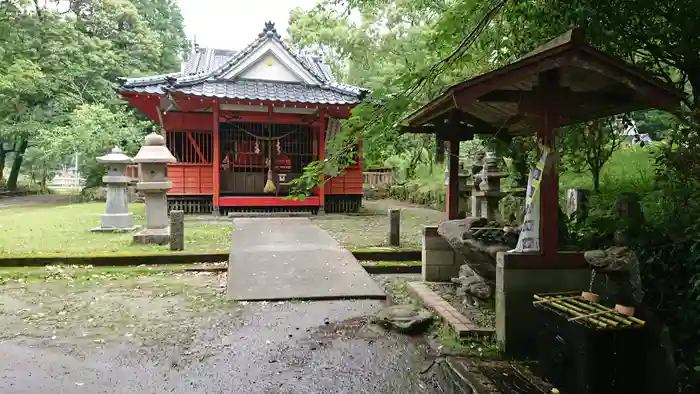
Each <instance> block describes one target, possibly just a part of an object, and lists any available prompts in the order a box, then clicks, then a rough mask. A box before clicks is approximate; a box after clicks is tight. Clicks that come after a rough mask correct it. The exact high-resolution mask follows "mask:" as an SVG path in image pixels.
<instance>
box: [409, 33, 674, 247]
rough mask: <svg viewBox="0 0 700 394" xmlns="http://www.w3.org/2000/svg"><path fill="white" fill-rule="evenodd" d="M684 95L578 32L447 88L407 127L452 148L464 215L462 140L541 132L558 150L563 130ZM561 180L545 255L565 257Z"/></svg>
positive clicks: (553, 175) (450, 200)
mask: <svg viewBox="0 0 700 394" xmlns="http://www.w3.org/2000/svg"><path fill="white" fill-rule="evenodd" d="M683 96H684V95H683V93H682V92H680V91H677V90H676V89H675V88H673V87H671V86H669V85H667V84H665V83H663V82H661V81H660V80H658V79H657V78H655V77H653V76H651V75H650V74H648V73H647V72H645V71H643V70H640V69H638V68H636V67H633V66H632V65H629V64H626V63H625V62H623V61H621V60H619V59H616V58H614V57H611V56H609V55H607V54H605V53H603V52H601V51H600V50H598V49H595V48H593V47H592V46H591V45H589V44H587V43H586V39H585V35H584V33H583V31H582V30H581V29H580V28H578V29H573V30H571V31H569V32H567V33H565V34H563V35H562V36H560V37H557V38H555V39H554V40H552V41H550V42H548V43H547V44H545V45H543V46H541V47H539V48H537V49H536V50H534V51H533V52H531V53H529V54H527V55H526V56H524V57H523V58H521V59H520V60H518V61H516V62H514V63H511V64H510V65H507V66H505V67H502V68H499V69H497V70H494V71H492V72H489V73H486V74H483V75H480V76H477V77H475V78H472V79H469V80H466V81H464V82H461V83H459V84H457V85H454V86H452V87H450V88H449V89H447V90H446V91H445V93H443V94H442V95H441V96H439V97H438V98H436V99H434V100H433V101H431V102H429V103H428V104H425V105H424V106H423V107H421V108H420V109H418V110H417V111H415V112H414V113H413V114H411V115H410V116H409V117H408V118H407V119H406V120H405V121H404V125H405V126H404V131H407V132H412V133H432V134H436V135H437V137H438V140H444V141H447V142H448V145H449V148H448V150H449V153H450V155H449V161H448V166H449V170H448V172H449V186H448V197H447V204H446V205H447V212H448V216H449V218H450V219H455V218H456V217H457V205H458V199H459V196H458V194H459V193H458V179H457V176H458V157H459V141H466V140H470V139H472V138H473V136H474V135H475V134H490V135H495V136H497V137H498V138H502V139H505V140H506V141H508V139H509V138H511V137H512V136H515V135H527V134H535V135H536V136H537V137H538V139H539V141H540V142H541V143H542V144H543V145H546V146H549V147H550V148H551V149H552V151H553V152H556V137H557V128H559V127H561V126H565V125H568V124H574V123H579V122H584V121H587V120H592V119H596V118H601V117H606V116H612V115H615V114H621V113H627V112H631V111H638V110H644V109H649V108H659V109H670V108H674V107H678V106H679V105H680V102H681V100H682V98H683ZM558 192H559V178H558V173H557V171H556V166H555V170H554V171H550V172H549V173H546V174H545V175H544V177H543V181H542V186H541V193H540V198H541V206H542V209H541V221H540V223H541V225H540V227H541V229H540V242H541V247H542V250H541V251H542V254H543V255H544V256H547V257H555V256H556V251H557V209H555V208H554V207H556V205H557V204H558Z"/></svg>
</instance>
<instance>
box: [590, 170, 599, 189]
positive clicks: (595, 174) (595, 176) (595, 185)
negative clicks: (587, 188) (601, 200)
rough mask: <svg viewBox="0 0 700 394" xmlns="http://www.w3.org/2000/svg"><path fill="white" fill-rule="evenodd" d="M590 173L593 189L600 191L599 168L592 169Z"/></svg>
mask: <svg viewBox="0 0 700 394" xmlns="http://www.w3.org/2000/svg"><path fill="white" fill-rule="evenodd" d="M591 175H592V176H593V191H594V192H595V193H598V192H599V191H600V170H592V171H591Z"/></svg>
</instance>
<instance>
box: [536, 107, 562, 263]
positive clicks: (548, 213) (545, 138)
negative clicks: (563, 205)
mask: <svg viewBox="0 0 700 394" xmlns="http://www.w3.org/2000/svg"><path fill="white" fill-rule="evenodd" d="M547 117H548V115H547V114H545V115H544V118H545V119H546V118H547ZM543 123H544V129H543V130H542V132H543V133H542V135H541V142H542V144H544V145H546V146H548V147H549V148H550V149H551V152H550V155H552V156H554V157H549V158H548V159H547V162H550V160H555V161H558V156H557V154H556V149H557V147H556V129H555V128H553V127H552V126H551V125H548V124H547V123H548V122H547V121H546V120H545V122H543ZM558 216H559V169H558V168H557V163H556V162H554V163H552V164H551V166H547V167H545V172H544V174H542V184H541V186H540V251H541V252H542V254H543V255H548V256H554V255H556V253H557V244H558V237H559V217H558Z"/></svg>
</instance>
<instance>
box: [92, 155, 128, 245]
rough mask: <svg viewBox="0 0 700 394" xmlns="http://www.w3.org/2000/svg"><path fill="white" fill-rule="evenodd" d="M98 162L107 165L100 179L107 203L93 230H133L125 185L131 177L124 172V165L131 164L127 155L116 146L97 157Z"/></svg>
mask: <svg viewBox="0 0 700 394" xmlns="http://www.w3.org/2000/svg"><path fill="white" fill-rule="evenodd" d="M97 161H98V162H99V163H102V164H105V165H106V166H107V175H105V176H103V177H102V181H103V182H104V183H105V184H107V204H106V206H105V213H104V214H102V216H101V217H100V226H99V227H95V228H93V229H92V230H91V231H95V232H125V231H133V230H135V229H136V228H137V226H134V215H133V214H132V213H131V212H129V199H128V194H127V185H128V184H129V182H130V180H131V178H130V177H129V176H127V174H126V166H127V165H129V164H131V162H132V160H131V158H130V157H129V156H127V155H125V154H124V153H122V150H121V149H119V148H118V147H115V148H114V149H112V151H111V152H109V153H108V154H106V155H104V156H100V157H98V158H97Z"/></svg>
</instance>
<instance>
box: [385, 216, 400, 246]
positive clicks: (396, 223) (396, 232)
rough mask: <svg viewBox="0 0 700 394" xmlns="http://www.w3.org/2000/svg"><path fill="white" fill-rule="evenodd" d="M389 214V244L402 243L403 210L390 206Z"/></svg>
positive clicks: (396, 244)
mask: <svg viewBox="0 0 700 394" xmlns="http://www.w3.org/2000/svg"><path fill="white" fill-rule="evenodd" d="M387 216H388V217H387V219H388V220H389V233H388V234H387V238H388V242H389V246H399V245H400V243H401V239H400V238H401V210H400V209H396V208H390V209H389V212H388V215H387Z"/></svg>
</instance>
